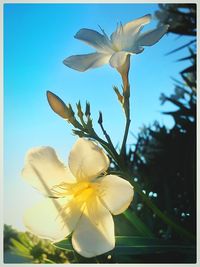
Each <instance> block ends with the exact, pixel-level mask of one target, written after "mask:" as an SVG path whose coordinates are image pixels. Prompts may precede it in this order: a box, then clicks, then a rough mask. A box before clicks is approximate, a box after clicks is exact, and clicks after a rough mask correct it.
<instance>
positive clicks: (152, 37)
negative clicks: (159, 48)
mask: <svg viewBox="0 0 200 267" xmlns="http://www.w3.org/2000/svg"><path fill="white" fill-rule="evenodd" d="M168 28H169V26H168V25H164V26H160V27H158V28H156V29H154V30H151V31H148V32H144V33H143V34H141V35H140V36H139V38H138V45H139V46H151V45H154V44H155V43H157V42H158V41H159V40H160V39H161V38H162V37H163V35H164V34H165V33H166V32H167V30H168Z"/></svg>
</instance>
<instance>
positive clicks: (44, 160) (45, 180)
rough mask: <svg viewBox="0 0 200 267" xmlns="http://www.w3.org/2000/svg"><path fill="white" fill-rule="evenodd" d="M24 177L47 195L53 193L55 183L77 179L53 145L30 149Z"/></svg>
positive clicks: (23, 171) (23, 172)
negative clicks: (61, 159)
mask: <svg viewBox="0 0 200 267" xmlns="http://www.w3.org/2000/svg"><path fill="white" fill-rule="evenodd" d="M22 177H23V178H24V179H25V180H26V181H27V182H29V183H30V184H31V185H32V186H33V187H35V188H37V189H38V190H39V191H41V192H42V193H44V194H46V195H52V192H51V190H50V189H51V188H52V187H53V186H55V185H58V184H61V183H63V182H71V181H75V178H74V177H73V175H72V174H71V172H70V171H69V169H67V168H66V167H65V166H64V165H63V163H61V162H60V161H59V159H58V157H57V155H56V152H55V150H54V149H53V148H51V147H37V148H33V149H31V150H29V151H28V153H27V155H26V157H25V166H24V169H23V170H22Z"/></svg>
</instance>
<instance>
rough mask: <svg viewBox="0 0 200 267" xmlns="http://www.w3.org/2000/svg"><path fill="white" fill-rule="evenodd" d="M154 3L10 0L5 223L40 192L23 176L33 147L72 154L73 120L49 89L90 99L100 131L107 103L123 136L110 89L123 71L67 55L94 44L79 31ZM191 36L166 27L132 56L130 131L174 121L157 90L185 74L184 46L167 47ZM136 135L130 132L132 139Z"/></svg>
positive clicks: (151, 8)
mask: <svg viewBox="0 0 200 267" xmlns="http://www.w3.org/2000/svg"><path fill="white" fill-rule="evenodd" d="M156 10H158V5H157V4H5V5H4V206H5V209H4V211H5V212H4V213H5V216H4V219H5V223H9V224H12V225H14V226H15V227H17V228H22V227H21V226H22V225H21V218H22V214H23V211H24V209H25V208H26V207H28V206H30V205H31V204H33V203H34V201H35V199H36V198H40V195H39V194H38V195H37V194H36V193H35V192H33V191H34V190H33V189H32V188H31V187H30V186H29V185H27V184H26V183H25V182H24V181H23V180H22V179H21V177H20V172H21V169H22V168H23V162H24V156H25V154H26V152H27V150H28V149H29V148H32V147H36V146H41V145H48V146H52V147H54V148H55V150H56V151H57V153H58V155H59V156H60V158H61V159H62V160H63V161H65V162H66V161H67V154H68V152H69V150H70V148H71V146H72V145H73V143H74V142H75V140H76V137H75V136H73V135H72V132H71V127H70V126H69V125H68V124H66V122H65V121H63V120H62V119H61V118H59V117H58V116H57V115H55V114H54V113H53V112H52V111H51V109H50V107H49V106H48V102H47V100H46V90H50V91H52V92H54V93H55V94H57V95H58V96H60V97H61V98H62V99H63V101H64V102H67V103H71V104H72V106H74V107H75V103H77V102H78V101H79V100H80V101H81V103H82V105H84V103H85V101H86V100H87V101H89V102H90V103H91V111H92V117H93V120H94V125H95V128H96V129H97V131H98V132H100V130H99V127H98V124H97V120H98V112H99V110H101V111H102V112H103V117H104V125H105V128H106V129H107V131H108V133H109V134H110V136H111V137H112V139H113V141H114V144H115V145H116V144H117V143H118V142H120V140H121V139H122V134H123V128H124V116H123V113H122V111H121V107H120V105H119V104H118V102H117V99H116V96H115V93H114V92H113V90H112V86H113V85H117V86H118V87H120V85H121V80H120V77H119V75H118V73H117V72H116V71H115V70H114V69H112V68H111V67H110V66H108V65H107V66H104V67H101V68H98V69H93V70H89V71H87V72H84V73H80V72H77V71H75V70H72V69H69V68H67V67H66V66H64V65H63V63H62V61H63V59H64V58H66V57H68V56H70V55H74V54H82V53H89V52H92V51H93V49H92V48H91V47H89V46H87V45H85V44H84V43H82V42H81V41H78V40H76V39H74V38H73V36H74V35H75V33H76V32H77V31H78V30H79V29H81V28H92V29H95V30H99V27H98V25H100V26H101V27H102V28H103V29H104V30H105V31H106V33H108V34H111V33H112V32H113V31H114V30H115V28H116V25H117V23H118V22H122V23H126V22H128V21H130V20H133V19H136V18H138V17H140V16H143V15H145V14H148V13H150V14H154V12H155V11H156ZM156 23H157V22H156V21H154V22H152V23H151V24H150V25H148V26H147V27H146V29H147V30H148V29H149V28H152V27H155V26H156ZM185 42H187V38H183V37H182V38H178V37H177V36H175V35H173V34H168V35H166V36H165V37H163V38H162V40H161V41H160V42H159V43H157V44H156V45H154V46H152V47H149V48H146V49H145V51H144V52H143V53H142V54H139V55H136V56H134V57H132V58H131V70H130V83H131V118H132V124H131V132H133V133H135V134H137V133H138V131H139V129H140V127H142V126H143V125H144V124H146V125H148V124H149V123H152V122H153V121H154V120H155V119H156V120H158V121H159V122H160V123H161V124H166V125H168V126H169V127H171V126H172V125H173V121H172V119H171V118H170V117H167V116H164V115H162V114H161V111H164V110H169V109H173V107H172V106H170V105H169V104H166V105H164V106H161V105H160V101H159V96H160V94H161V93H162V92H163V93H165V94H170V93H172V91H173V88H174V85H173V81H172V80H171V78H170V77H175V78H179V76H178V72H179V71H180V70H181V69H182V68H184V66H185V65H184V64H186V63H176V62H175V60H176V59H178V58H180V57H181V56H184V52H179V53H177V54H173V55H171V56H165V54H166V53H167V52H169V51H171V50H173V49H174V48H176V47H178V46H180V45H182V44H184V43H185ZM134 141H135V140H134V139H133V137H132V136H131V135H130V138H129V140H128V143H133V142H134ZM32 193H33V194H32ZM34 193H35V196H33V195H34ZM30 194H31V195H30ZM30 196H31V197H30ZM32 196H33V197H32ZM16 207H18V208H17V209H16Z"/></svg>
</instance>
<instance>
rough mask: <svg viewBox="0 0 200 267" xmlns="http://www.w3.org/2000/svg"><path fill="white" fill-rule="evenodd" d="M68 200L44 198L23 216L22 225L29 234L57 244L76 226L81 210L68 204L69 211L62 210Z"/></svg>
mask: <svg viewBox="0 0 200 267" xmlns="http://www.w3.org/2000/svg"><path fill="white" fill-rule="evenodd" d="M68 201H69V200H67V199H66V198H62V199H61V198H60V199H53V198H51V199H50V198H46V199H45V200H43V201H41V202H39V203H38V204H36V205H35V206H33V207H32V208H30V209H28V210H27V211H26V212H25V215H24V224H25V226H26V227H27V228H28V230H29V231H30V232H32V233H33V234H35V235H37V236H39V237H41V238H47V239H50V240H52V241H53V242H58V241H60V240H62V239H64V238H65V237H66V236H67V235H69V234H70V233H71V232H72V231H73V230H74V228H75V227H76V225H77V222H78V220H79V218H80V216H81V210H80V209H79V208H78V206H76V205H75V203H71V204H70V211H69V210H63V208H64V207H66V205H67V203H68Z"/></svg>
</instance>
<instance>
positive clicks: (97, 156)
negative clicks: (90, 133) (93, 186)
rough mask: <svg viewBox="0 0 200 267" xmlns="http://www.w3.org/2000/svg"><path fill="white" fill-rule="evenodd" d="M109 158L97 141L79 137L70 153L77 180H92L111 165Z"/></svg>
mask: <svg viewBox="0 0 200 267" xmlns="http://www.w3.org/2000/svg"><path fill="white" fill-rule="evenodd" d="M109 163H110V162H109V159H108V157H107V156H106V154H105V153H104V152H103V150H102V149H101V148H100V147H99V146H97V144H96V143H94V142H92V141H89V140H86V139H84V138H79V139H78V140H77V142H76V143H75V144H74V146H73V147H72V150H71V152H70V154H69V168H70V170H71V172H72V173H73V175H74V176H75V177H76V178H77V180H79V181H81V180H88V181H89V180H91V179H92V178H95V177H97V176H98V175H99V174H101V173H102V172H104V171H106V170H107V169H108V166H109Z"/></svg>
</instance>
